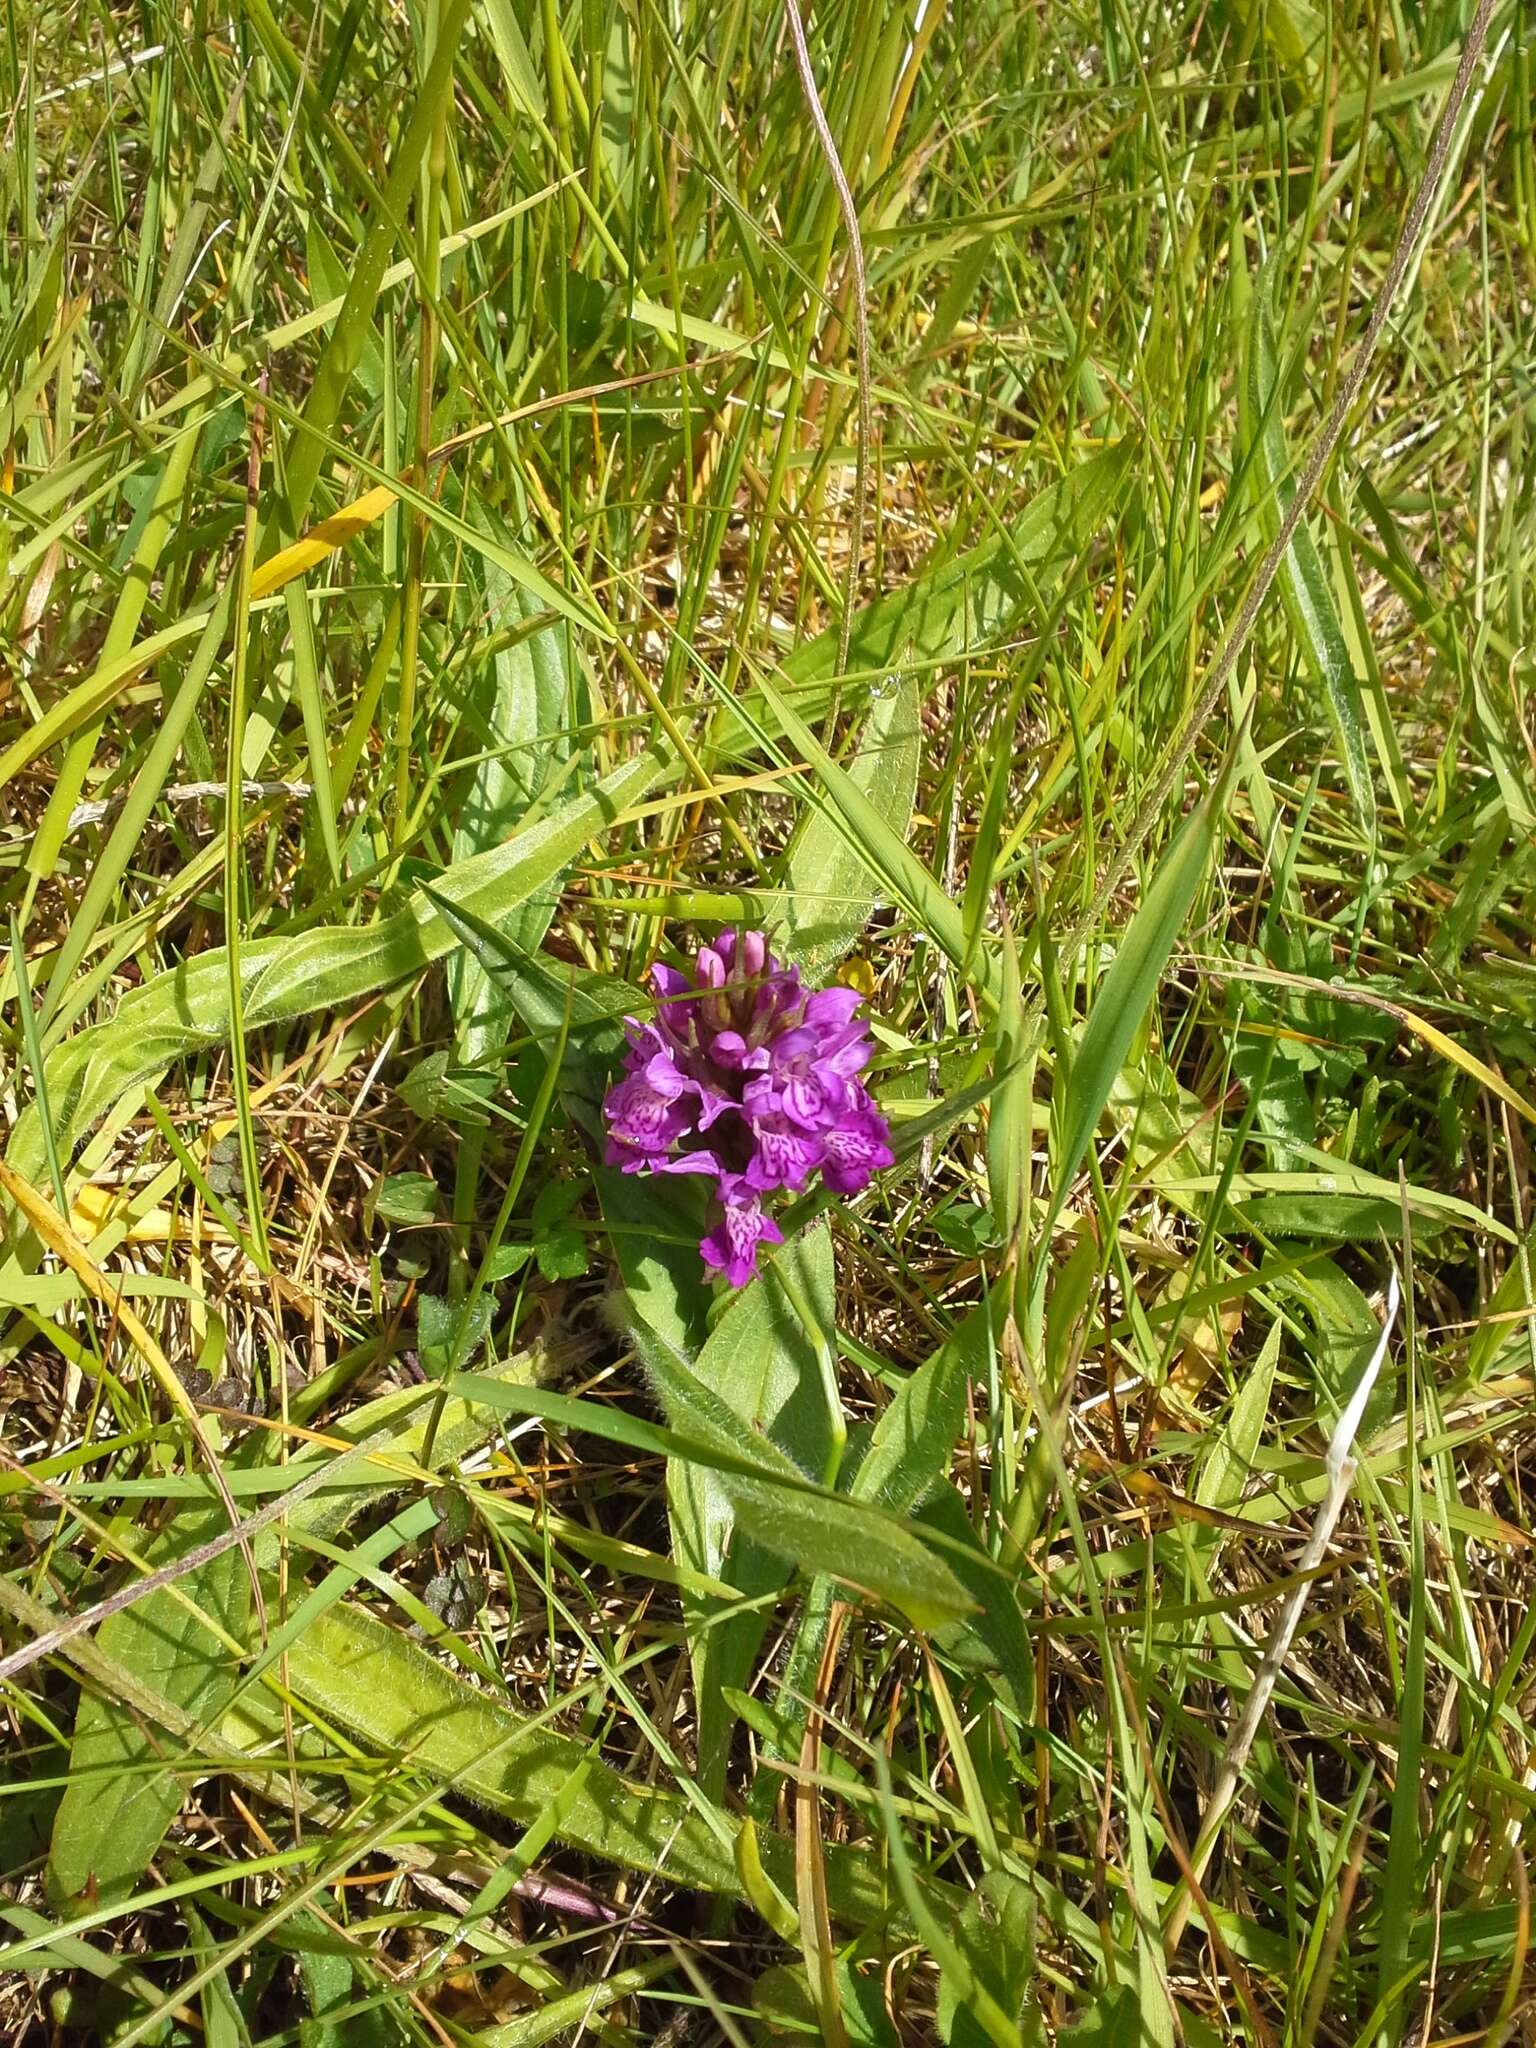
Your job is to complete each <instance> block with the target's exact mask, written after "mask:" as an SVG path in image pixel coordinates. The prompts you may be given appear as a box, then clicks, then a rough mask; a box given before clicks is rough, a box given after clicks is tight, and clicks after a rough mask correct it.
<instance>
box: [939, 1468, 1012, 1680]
mask: <svg viewBox="0 0 1536 2048" xmlns="http://www.w3.org/2000/svg"><path fill="white" fill-rule="evenodd" d="M917 1520H918V1521H919V1522H920V1523H922V1524H923V1526H924V1527H925V1528H928V1529H932V1530H933V1531H934V1532H935V1533H936V1534H937V1535H940V1536H942V1537H944V1538H945V1539H946V1540H945V1547H944V1557H945V1560H946V1562H947V1563H948V1565H949V1567H950V1569H951V1571H953V1572H954V1574H955V1577H956V1578H957V1579H958V1580H959V1581H960V1583H961V1585H963V1586H964V1587H965V1589H966V1591H967V1592H968V1593H969V1594H970V1596H971V1603H972V1611H971V1613H970V1614H969V1615H967V1616H966V1617H965V1619H964V1620H963V1621H957V1622H952V1623H951V1624H950V1625H949V1627H948V1628H945V1629H942V1630H940V1632H939V1633H938V1635H937V1636H936V1637H935V1639H934V1641H935V1646H936V1647H937V1648H938V1649H939V1650H940V1651H941V1652H942V1653H943V1655H944V1656H945V1657H947V1658H949V1659H950V1660H951V1661H952V1662H954V1663H956V1664H959V1665H960V1666H961V1667H962V1668H963V1669H966V1670H973V1671H983V1672H986V1673H988V1674H989V1676H990V1677H991V1678H992V1680H993V1682H994V1684H995V1685H996V1689H997V1691H998V1692H999V1694H1000V1695H1001V1697H1002V1698H1003V1699H1004V1700H1005V1701H1006V1702H1007V1704H1008V1705H1009V1707H1010V1708H1011V1709H1012V1710H1013V1712H1014V1713H1015V1714H1017V1715H1019V1716H1021V1717H1022V1718H1024V1719H1028V1718H1029V1716H1030V1713H1031V1701H1032V1700H1033V1698H1034V1665H1033V1662H1032V1660H1031V1657H1030V1648H1029V1635H1028V1632H1027V1630H1026V1629H1025V1626H1024V1615H1023V1611H1022V1609H1021V1608H1020V1606H1019V1603H1018V1601H1017V1599H1016V1598H1015V1597H1014V1595H1013V1592H1012V1589H1011V1584H1010V1581H1009V1580H1008V1579H1007V1578H1006V1577H1005V1576H1003V1575H1000V1574H999V1572H998V1569H997V1566H996V1565H995V1564H994V1563H993V1561H992V1559H991V1558H990V1557H989V1556H988V1555H987V1553H986V1552H985V1550H984V1549H983V1548H982V1545H981V1541H980V1539H979V1538H978V1536H977V1534H976V1531H975V1529H974V1528H973V1527H972V1525H971V1518H970V1513H969V1510H968V1509H967V1507H966V1504H965V1501H964V1500H963V1499H962V1498H961V1496H960V1493H959V1492H958V1490H957V1489H956V1488H955V1487H954V1486H953V1485H952V1484H951V1483H950V1482H949V1481H948V1480H945V1481H944V1482H943V1483H942V1484H941V1485H940V1486H938V1487H937V1488H936V1489H935V1490H934V1491H933V1492H932V1493H930V1494H929V1496H928V1498H927V1499H926V1500H925V1501H924V1502H923V1504H922V1506H921V1507H920V1508H918V1510H917Z"/></svg>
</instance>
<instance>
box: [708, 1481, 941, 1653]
mask: <svg viewBox="0 0 1536 2048" xmlns="http://www.w3.org/2000/svg"><path fill="white" fill-rule="evenodd" d="M727 1484H728V1486H729V1488H730V1492H731V1497H732V1500H733V1502H734V1504H735V1509H736V1522H737V1526H738V1527H739V1528H742V1529H744V1530H746V1532H747V1533H748V1535H751V1536H755V1537H756V1538H757V1540H758V1541H759V1542H760V1543H764V1544H767V1545H769V1546H770V1547H771V1548H772V1549H774V1550H777V1551H778V1552H779V1553H780V1555H781V1556H784V1557H788V1558H790V1559H792V1560H793V1561H794V1563H796V1564H798V1565H799V1566H800V1568H801V1570H802V1571H805V1572H808V1573H810V1574H812V1575H813V1576H819V1575H822V1574H826V1575H829V1576H831V1577H832V1578H836V1579H841V1580H842V1581H843V1582H844V1584H846V1585H849V1586H852V1587H854V1588H856V1589H857V1590H858V1591H859V1592H861V1593H869V1594H873V1595H874V1596H875V1598H877V1599H880V1600H884V1601H885V1602H886V1603H887V1604H888V1605H889V1606H891V1607H894V1608H896V1609H897V1611H898V1612H899V1613H901V1614H904V1615H906V1617H907V1619H908V1620H909V1621H910V1622H911V1623H912V1624H913V1626H914V1627H915V1628H918V1629H921V1630H924V1631H926V1632H930V1633H931V1632H932V1631H933V1630H936V1629H940V1628H942V1627H943V1626H944V1625H945V1623H946V1622H951V1621H956V1620H958V1619H960V1617H961V1616H963V1615H965V1614H968V1613H969V1612H970V1611H971V1608H972V1607H973V1606H974V1604H975V1603H974V1601H973V1600H972V1598H971V1595H970V1594H969V1593H968V1592H967V1591H966V1589H965V1588H964V1586H962V1584H961V1583H960V1581H959V1579H958V1578H957V1577H956V1576H955V1573H954V1571H953V1570H952V1568H951V1567H950V1565H949V1563H948V1561H947V1559H946V1558H941V1557H940V1556H939V1555H938V1553H937V1551H935V1550H931V1549H930V1548H929V1547H928V1545H927V1544H926V1543H925V1542H924V1541H923V1540H922V1538H921V1536H919V1535H918V1534H917V1533H916V1531H915V1529H914V1528H913V1526H912V1525H911V1524H910V1523H907V1522H900V1521H897V1520H896V1518H895V1517H894V1516H891V1515H875V1514H874V1513H873V1511H871V1510H870V1509H868V1508H865V1507H864V1506H863V1504H862V1503H860V1502H855V1501H848V1500H839V1499H836V1498H825V1497H818V1496H816V1495H814V1494H808V1493H801V1492H798V1491H793V1492H792V1491H790V1490H789V1489H788V1488H785V1487H780V1486H773V1485H770V1484H768V1483H767V1482H766V1481H763V1480H759V1479H738V1478H732V1479H731V1480H729V1481H728V1482H727Z"/></svg>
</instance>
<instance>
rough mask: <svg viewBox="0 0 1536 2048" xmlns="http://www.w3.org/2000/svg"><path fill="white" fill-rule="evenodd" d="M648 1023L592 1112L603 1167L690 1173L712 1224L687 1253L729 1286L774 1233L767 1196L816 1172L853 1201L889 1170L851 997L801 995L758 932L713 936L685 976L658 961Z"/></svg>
mask: <svg viewBox="0 0 1536 2048" xmlns="http://www.w3.org/2000/svg"><path fill="white" fill-rule="evenodd" d="M651 979H652V984H653V986H654V988H655V990H656V994H657V997H658V999H659V1000H658V1005H657V1010H656V1014H655V1016H654V1018H653V1019H651V1020H650V1021H647V1022H642V1021H641V1020H640V1019H639V1018H636V1017H629V1018H626V1019H625V1030H626V1034H627V1037H628V1041H629V1043H628V1049H627V1051H626V1053H625V1057H624V1074H623V1077H622V1078H621V1079H620V1080H618V1081H616V1082H615V1083H614V1085H613V1087H612V1088H610V1089H609V1091H608V1095H607V1098H606V1100H605V1101H604V1104H603V1116H604V1120H605V1122H606V1124H607V1130H608V1142H607V1151H606V1157H607V1161H608V1164H609V1165H610V1166H619V1167H622V1168H623V1170H624V1171H625V1172H626V1173H679V1174H698V1175H701V1176H704V1177H706V1178H708V1179H710V1180H712V1181H713V1182H714V1183H715V1194H714V1207H715V1209H716V1212H717V1213H716V1215H715V1217H714V1218H713V1219H712V1223H711V1228H710V1229H709V1230H708V1231H707V1232H706V1233H705V1236H704V1238H703V1240H702V1241H701V1243H700V1245H699V1253H700V1256H701V1257H702V1258H703V1260H704V1263H705V1265H706V1266H707V1267H708V1268H710V1270H711V1271H714V1272H718V1273H721V1274H723V1275H724V1277H725V1278H726V1280H727V1281H728V1282H729V1283H730V1285H731V1286H732V1287H742V1286H744V1285H745V1284H746V1282H747V1281H748V1280H749V1279H751V1277H752V1275H753V1274H754V1273H755V1272H756V1271H757V1252H758V1246H759V1245H761V1244H780V1243H782V1242H783V1232H782V1231H781V1230H780V1228H779V1226H778V1224H777V1223H776V1222H775V1221H774V1220H773V1218H772V1216H771V1215H769V1214H767V1213H766V1211H765V1209H764V1207H763V1199H764V1197H765V1196H767V1195H771V1194H774V1193H776V1192H777V1191H779V1190H781V1189H783V1190H787V1191H789V1192H791V1193H798V1192H800V1191H801V1190H802V1189H804V1188H806V1187H807V1186H808V1185H809V1184H810V1182H811V1180H812V1178H813V1177H814V1176H815V1175H816V1174H817V1173H819V1174H820V1175H821V1177H822V1181H823V1183H824V1185H825V1186H827V1187H828V1188H830V1189H831V1190H832V1191H833V1192H834V1193H835V1194H839V1195H853V1194H857V1193H858V1192H859V1190H860V1189H861V1188H863V1187H865V1186H866V1185H867V1184H868V1182H869V1180H870V1178H871V1176H872V1175H874V1174H876V1173H878V1172H879V1171H880V1169H881V1168H882V1167H886V1166H889V1165H890V1164H891V1163H892V1160H893V1158H894V1154H893V1153H892V1151H891V1140H890V1131H889V1129H888V1128H887V1126H886V1121H885V1118H884V1117H883V1116H882V1115H881V1114H880V1111H879V1109H878V1108H877V1107H876V1106H875V1101H874V1098H873V1096H871V1094H870V1092H869V1090H868V1089H867V1088H866V1087H865V1086H864V1084H863V1082H862V1081H861V1080H860V1078H859V1077H860V1075H861V1074H862V1073H863V1071H864V1069H865V1067H866V1066H867V1065H868V1064H869V1059H870V1055H871V1054H872V1052H873V1051H874V1044H873V1041H872V1040H871V1038H870V1036H869V1033H868V1030H867V1029H866V1027H865V1025H864V1024H863V1023H862V1022H861V1021H860V1020H859V1019H858V1017H857V1015H856V1014H855V1013H856V1012H857V1010H858V1006H859V996H858V993H857V991H856V990H853V989H848V988H825V989H816V990H807V989H805V988H804V987H803V986H802V984H801V980H800V971H799V969H798V968H797V967H794V966H792V965H787V964H786V963H785V962H783V961H781V960H777V959H775V958H774V956H773V954H772V953H770V952H769V950H768V940H767V937H766V935H765V934H764V933H762V932H749V931H743V932H739V933H738V932H729V931H728V932H723V933H722V934H721V935H720V937H719V938H717V939H716V940H715V941H714V942H713V944H711V945H705V946H700V947H699V949H698V951H697V953H696V954H695V956H694V961H693V968H692V973H691V974H684V973H681V972H680V971H679V970H678V969H677V968H675V967H668V966H666V965H664V964H660V963H658V965H657V966H655V967H653V968H652V970H651Z"/></svg>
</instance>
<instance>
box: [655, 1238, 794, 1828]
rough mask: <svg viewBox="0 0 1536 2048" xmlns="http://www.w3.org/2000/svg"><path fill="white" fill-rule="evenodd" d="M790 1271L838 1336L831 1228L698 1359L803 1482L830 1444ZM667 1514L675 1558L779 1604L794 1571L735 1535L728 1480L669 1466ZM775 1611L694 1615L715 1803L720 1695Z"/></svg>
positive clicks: (697, 1366) (701, 1373) (725, 1727)
mask: <svg viewBox="0 0 1536 2048" xmlns="http://www.w3.org/2000/svg"><path fill="white" fill-rule="evenodd" d="M781 1263H787V1264H788V1265H789V1266H790V1267H791V1268H792V1278H793V1283H794V1286H795V1289H796V1291H797V1293H798V1294H799V1296H800V1298H801V1299H802V1300H803V1301H805V1302H807V1303H809V1304H812V1305H813V1306H814V1309H815V1310H817V1311H819V1312H820V1314H821V1315H822V1316H823V1317H824V1318H825V1321H826V1324H827V1325H828V1326H830V1324H831V1322H832V1319H833V1316H834V1299H833V1271H832V1240H831V1237H830V1234H829V1233H828V1231H827V1229H826V1227H825V1226H824V1225H813V1226H812V1227H811V1228H810V1229H809V1230H804V1231H801V1232H800V1234H799V1235H798V1236H797V1237H795V1238H794V1239H792V1240H791V1241H790V1242H789V1243H788V1244H785V1245H783V1246H782V1247H781V1248H780V1249H779V1251H778V1252H777V1253H776V1254H775V1256H774V1258H773V1260H772V1262H771V1264H770V1266H769V1269H768V1271H767V1272H766V1273H765V1274H764V1275H763V1277H762V1279H761V1280H760V1281H759V1282H758V1283H757V1284H756V1285H754V1286H751V1287H747V1288H744V1289H743V1290H742V1291H741V1293H740V1294H738V1295H737V1297H736V1299H735V1300H734V1301H733V1302H732V1303H731V1305H730V1307H729V1308H728V1309H727V1310H726V1312H725V1314H724V1315H723V1316H722V1317H721V1319H720V1321H719V1322H718V1323H717V1324H716V1326H715V1328H714V1330H713V1331H712V1332H711V1333H710V1336H709V1338H708V1341H707V1342H706V1343H705V1344H704V1346H703V1348H702V1349H701V1350H700V1352H699V1353H698V1356H697V1358H696V1360H695V1362H694V1370H695V1372H696V1373H697V1375H698V1379H699V1383H700V1384H701V1385H702V1386H703V1387H705V1388H707V1389H708V1390H709V1392H711V1393H712V1394H715V1395H718V1397H719V1398H720V1400H721V1401H722V1402H724V1404H725V1405H726V1406H727V1407H728V1408H729V1409H730V1410H731V1411H732V1412H733V1414H734V1415H735V1416H736V1417H737V1418H738V1419H739V1421H740V1423H741V1426H742V1428H743V1429H744V1430H746V1431H748V1432H750V1433H751V1434H752V1435H754V1436H762V1437H765V1438H767V1439H768V1440H769V1441H770V1442H772V1443H774V1444H776V1445H777V1446H778V1447H779V1449H780V1450H782V1451H784V1452H786V1453H787V1454H788V1455H789V1456H790V1457H791V1458H793V1459H794V1460H795V1462H796V1463H797V1464H798V1465H799V1467H800V1468H801V1470H803V1471H807V1472H820V1471H821V1470H822V1469H823V1467H824V1465H825V1462H826V1456H827V1449H828V1444H829V1438H830V1432H829V1427H828V1415H827V1406H826V1396H825V1394H824V1392H823V1389H822V1385H821V1377H820V1369H819V1365H818V1362H817V1355H816V1347H815V1344H814V1342H813V1341H812V1338H811V1336H810V1335H809V1333H808V1332H807V1331H806V1329H805V1327H804V1325H803V1323H802V1322H801V1320H800V1317H799V1315H798V1314H797V1313H796V1311H795V1308H794V1306H793V1304H792V1303H791V1301H790V1299H789V1297H788V1296H787V1295H786V1293H785V1291H784V1286H783V1282H782V1280H781V1279H780V1277H779V1267H780V1265H781ZM667 1504H668V1510H669V1514H670V1519H671V1523H672V1540H673V1544H674V1547H675V1549H676V1552H677V1555H678V1557H679V1558H680V1559H681V1560H682V1561H683V1562H684V1563H687V1564H692V1565H694V1566H695V1567H696V1568H697V1569H698V1570H699V1571H701V1572H704V1573H706V1574H707V1575H708V1576H709V1577H711V1578H715V1579H722V1580H724V1582H725V1583H726V1584H727V1585H730V1586H734V1587H735V1588H736V1590H737V1591H738V1592H739V1593H740V1594H742V1596H743V1597H744V1598H746V1599H756V1598H757V1597H758V1596H759V1595H762V1594H767V1593H777V1592H781V1591H782V1590H783V1588H784V1586H785V1584H786V1582H787V1580H788V1571H787V1569H786V1566H785V1562H784V1557H783V1553H782V1552H781V1551H776V1550H770V1549H764V1548H763V1547H762V1546H761V1545H760V1544H758V1543H755V1542H752V1541H751V1540H750V1539H748V1538H746V1537H744V1536H743V1535H741V1533H740V1532H739V1531H737V1529H736V1510H735V1503H734V1501H733V1498H732V1496H731V1493H730V1490H729V1486H728V1484H727V1482H726V1480H725V1479H724V1478H723V1476H722V1475H721V1474H719V1473H716V1472H712V1471H710V1470H708V1469H707V1468H706V1467H704V1466H701V1465H694V1464H689V1463H688V1462H687V1461H685V1460H682V1459H674V1460H671V1461H669V1464H668V1469H667ZM771 1618H772V1617H771V1613H770V1610H769V1609H768V1607H766V1606H758V1607H753V1608H749V1609H748V1610H747V1611H746V1612H744V1613H740V1614H736V1615H732V1616H727V1617H725V1618H722V1617H721V1614H720V1611H719V1603H718V1602H717V1601H695V1602H694V1603H693V1604H692V1608H691V1611H690V1612H689V1615H688V1638H689V1650H690V1653H691V1656H692V1661H693V1676H694V1697H695V1699H696V1700H697V1701H698V1718H699V1734H698V1754H699V1763H698V1768H699V1775H700V1780H701V1782H702V1783H703V1785H704V1787H705V1789H706V1790H707V1791H709V1792H711V1793H712V1795H714V1796H718V1794H719V1792H720V1790H721V1789H722V1787H723V1784H724V1774H725V1765H726V1761H727V1755H728V1750H729V1744H730V1736H731V1730H732V1727H733V1725H734V1716H733V1714H732V1712H731V1710H730V1708H729V1707H728V1705H727V1704H726V1701H725V1699H724V1697H723V1692H722V1688H726V1687H739V1688H745V1687H746V1686H747V1684H748V1681H749V1680H750V1678H751V1675H752V1661H753V1659H754V1657H755V1656H756V1655H757V1652H758V1649H759V1647H760V1645H761V1643H762V1640H763V1636H764V1633H765V1631H766V1630H767V1628H768V1625H769V1622H770V1620H771Z"/></svg>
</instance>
